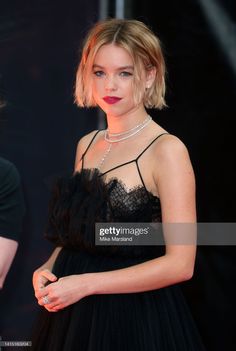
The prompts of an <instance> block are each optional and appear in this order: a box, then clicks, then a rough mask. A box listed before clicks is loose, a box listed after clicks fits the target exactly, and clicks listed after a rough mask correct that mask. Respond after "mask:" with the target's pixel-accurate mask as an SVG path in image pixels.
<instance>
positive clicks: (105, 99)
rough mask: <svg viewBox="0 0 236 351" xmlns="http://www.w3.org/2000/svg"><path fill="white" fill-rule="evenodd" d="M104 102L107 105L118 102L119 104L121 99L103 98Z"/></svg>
mask: <svg viewBox="0 0 236 351" xmlns="http://www.w3.org/2000/svg"><path fill="white" fill-rule="evenodd" d="M103 100H104V101H105V102H106V103H107V104H110V105H112V104H115V103H117V102H119V101H120V100H121V98H119V97H117V96H105V97H104V98H103Z"/></svg>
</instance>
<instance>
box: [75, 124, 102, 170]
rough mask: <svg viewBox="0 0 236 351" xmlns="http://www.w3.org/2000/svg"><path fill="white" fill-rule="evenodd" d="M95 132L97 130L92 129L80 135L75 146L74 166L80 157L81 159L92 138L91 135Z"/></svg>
mask: <svg viewBox="0 0 236 351" xmlns="http://www.w3.org/2000/svg"><path fill="white" fill-rule="evenodd" d="M97 132H98V130H93V131H91V132H89V133H87V134H85V135H84V136H82V137H81V138H80V139H79V141H78V143H77V148H76V157H75V168H77V165H78V163H79V162H80V159H81V157H82V155H83V153H84V152H85V150H86V149H87V147H88V145H89V143H90V142H91V140H92V139H93V137H94V136H95V134H96V133H97Z"/></svg>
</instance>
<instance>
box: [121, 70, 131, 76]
mask: <svg viewBox="0 0 236 351" xmlns="http://www.w3.org/2000/svg"><path fill="white" fill-rule="evenodd" d="M120 75H121V77H130V76H132V75H133V74H132V73H130V72H127V71H122V72H120Z"/></svg>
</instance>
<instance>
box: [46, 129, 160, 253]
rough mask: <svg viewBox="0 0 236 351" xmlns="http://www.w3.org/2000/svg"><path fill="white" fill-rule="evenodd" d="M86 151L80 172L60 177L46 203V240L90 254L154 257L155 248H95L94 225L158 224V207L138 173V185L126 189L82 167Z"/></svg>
mask: <svg viewBox="0 0 236 351" xmlns="http://www.w3.org/2000/svg"><path fill="white" fill-rule="evenodd" d="M163 134H164V133H163ZM165 134H166V133H165ZM159 136H160V135H159ZM159 136H158V137H159ZM94 137H95V136H94ZM93 139H94V138H93ZM93 139H92V140H93ZM156 139H157V138H155V139H154V140H156ZM154 140H153V141H152V142H154ZM91 142H92V141H91ZM91 142H90V144H91ZM90 144H89V146H90ZM150 145H151V144H150ZM87 150H88V148H87V149H86V150H85V152H84V154H83V155H82V169H81V171H79V172H75V173H74V174H73V175H68V176H63V177H60V178H58V179H57V180H56V182H55V185H54V189H53V192H52V196H51V200H50V203H49V215H48V221H47V225H46V237H47V238H48V239H49V240H51V241H53V242H54V243H55V244H56V245H58V246H63V247H69V248H73V249H76V250H78V249H82V250H86V251H90V252H92V253H94V254H96V253H98V254H100V253H102V254H108V255H109V254H117V255H118V254H121V255H128V256H129V255H130V256H133V255H138V256H153V255H154V257H155V255H156V252H157V248H156V247H153V246H149V245H146V246H143V245H142V246H133V245H129V246H127V245H119V246H117V245H104V246H101V245H99V246H98V245H95V224H96V223H99V222H106V223H108V222H126V223H127V222H133V223H138V222H148V223H150V222H161V204H160V199H159V198H158V197H157V196H155V195H154V194H153V193H152V192H150V191H148V190H147V188H146V186H145V184H144V182H143V179H142V176H141V173H140V177H141V180H142V184H140V185H137V186H134V187H133V188H132V189H129V190H127V189H126V186H125V184H124V182H123V181H122V180H120V179H118V178H117V177H112V178H110V179H109V181H108V182H105V180H104V178H103V175H104V173H101V172H100V171H99V170H98V169H97V168H92V169H87V168H84V167H83V158H84V156H85V154H86V152H87ZM137 159H138V158H137ZM137 159H135V160H131V161H130V162H136V164H137V167H138V162H137ZM130 162H127V163H130ZM127 163H126V164H127ZM124 165H125V164H122V165H118V166H117V167H122V166H124ZM138 171H139V172H140V170H139V169H138ZM107 172H108V171H107ZM107 172H106V173H107Z"/></svg>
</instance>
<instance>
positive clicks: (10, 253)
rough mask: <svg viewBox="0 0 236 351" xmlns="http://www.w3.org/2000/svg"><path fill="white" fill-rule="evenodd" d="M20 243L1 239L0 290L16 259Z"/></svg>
mask: <svg viewBox="0 0 236 351" xmlns="http://www.w3.org/2000/svg"><path fill="white" fill-rule="evenodd" d="M17 247H18V243H17V241H15V240H11V239H7V238H3V237H0V257H1V260H0V289H2V287H3V284H4V281H5V278H6V276H7V273H8V271H9V269H10V267H11V264H12V261H13V259H14V257H15V254H16V250H17Z"/></svg>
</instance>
